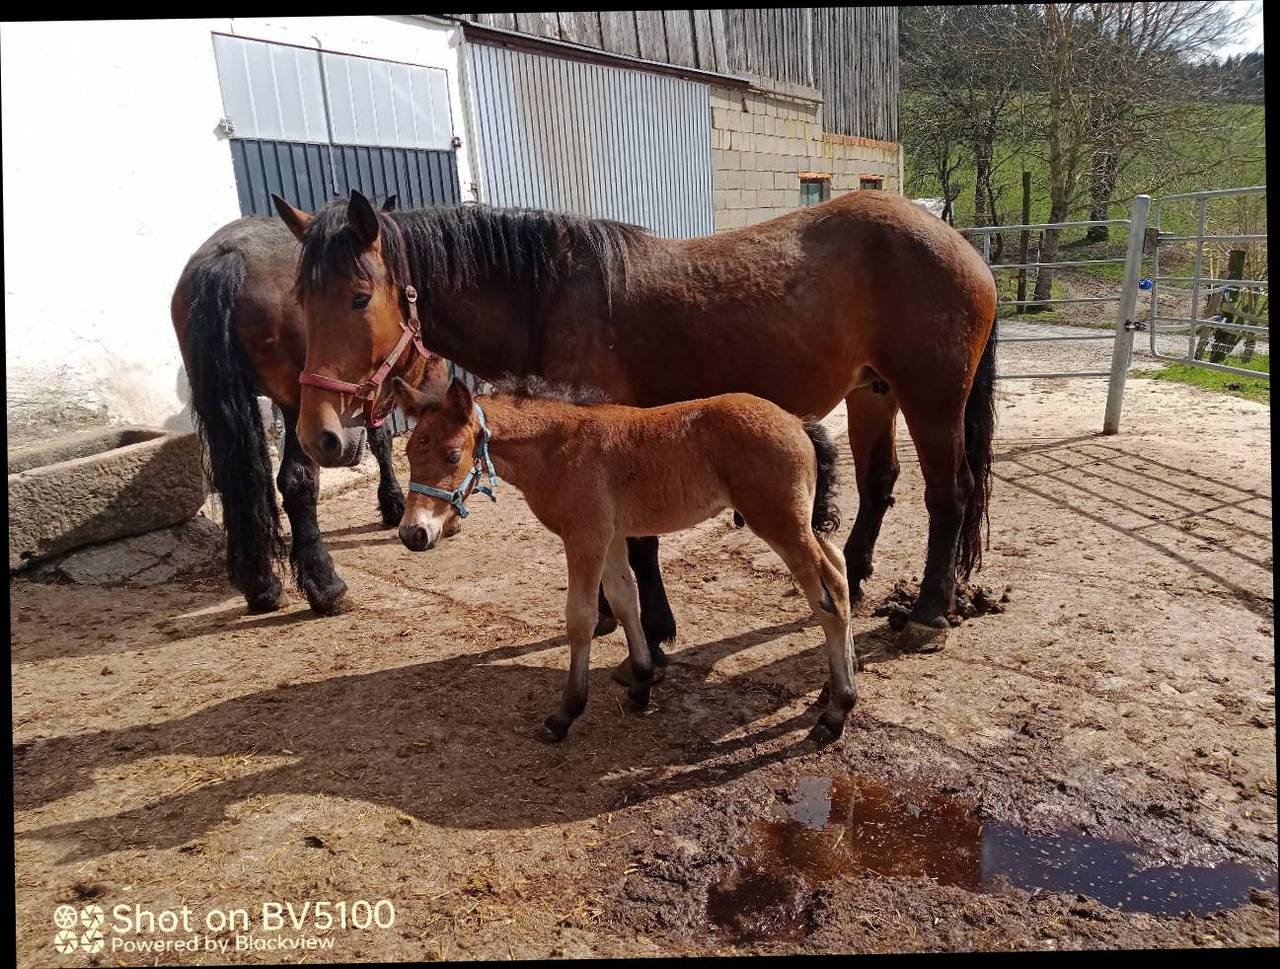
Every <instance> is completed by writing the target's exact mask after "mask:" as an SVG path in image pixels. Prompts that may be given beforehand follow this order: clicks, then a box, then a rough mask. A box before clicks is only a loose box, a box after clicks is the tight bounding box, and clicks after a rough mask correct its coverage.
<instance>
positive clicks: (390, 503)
mask: <svg viewBox="0 0 1280 969" xmlns="http://www.w3.org/2000/svg"><path fill="white" fill-rule="evenodd" d="M369 448H370V450H372V451H373V456H374V457H375V458H376V459H377V461H378V510H379V511H380V512H382V524H384V525H386V526H387V527H388V528H390V527H393V526H395V525H399V524H400V519H401V518H403V517H404V492H402V491H401V490H400V482H398V481H397V480H396V472H395V468H393V467H392V466H391V428H389V427H387V425H386V424H383V425H382V426H381V427H378V428H375V429H374V430H372V431H370V432H369Z"/></svg>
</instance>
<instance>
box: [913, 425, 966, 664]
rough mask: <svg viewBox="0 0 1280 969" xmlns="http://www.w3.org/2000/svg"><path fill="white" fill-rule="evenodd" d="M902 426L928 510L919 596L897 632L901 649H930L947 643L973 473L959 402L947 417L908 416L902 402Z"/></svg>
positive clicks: (928, 650)
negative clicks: (909, 441) (915, 456)
mask: <svg viewBox="0 0 1280 969" xmlns="http://www.w3.org/2000/svg"><path fill="white" fill-rule="evenodd" d="M903 414H904V416H905V417H906V419H907V427H908V428H909V429H910V430H911V437H912V439H913V440H914V441H915V444H916V453H917V454H918V455H919V457H920V470H921V473H922V474H923V475H924V504H925V508H926V509H927V510H928V512H929V551H928V553H927V555H926V558H925V565H924V577H923V578H922V579H921V581H920V595H919V597H918V598H917V599H916V604H915V606H914V607H913V608H912V610H911V616H910V619H909V620H908V622H907V625H906V628H905V629H903V630H902V632H901V633H900V634H899V636H898V646H899V648H901V649H907V650H913V651H921V652H933V651H935V650H939V649H941V648H942V647H943V646H944V645H945V644H946V638H947V633H948V632H949V630H950V628H951V625H950V623H949V622H948V621H947V615H948V614H949V613H951V612H952V610H953V609H954V608H955V594H956V551H957V545H958V542H959V538H960V528H961V526H962V525H963V523H964V509H965V504H966V502H967V501H968V499H969V492H970V491H971V490H972V488H973V475H972V473H970V471H969V465H968V463H967V462H966V460H965V453H964V421H963V406H957V407H956V408H955V410H954V414H955V416H954V418H953V419H952V420H950V421H941V422H940V421H939V420H938V419H937V416H936V412H935V413H931V414H928V415H923V414H922V415H918V416H916V419H914V420H913V414H912V413H911V412H910V411H909V410H908V409H907V408H906V407H905V406H904V407H903Z"/></svg>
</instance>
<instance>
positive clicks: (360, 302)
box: [351, 293, 371, 310]
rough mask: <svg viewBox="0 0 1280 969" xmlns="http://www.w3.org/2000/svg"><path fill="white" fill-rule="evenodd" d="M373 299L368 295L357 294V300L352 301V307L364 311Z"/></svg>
mask: <svg viewBox="0 0 1280 969" xmlns="http://www.w3.org/2000/svg"><path fill="white" fill-rule="evenodd" d="M370 299H371V297H370V295H369V294H368V293H356V298H355V299H353V300H352V301H351V305H352V306H353V307H355V308H356V309H358V310H362V309H364V308H365V307H366V306H368V305H369V300H370Z"/></svg>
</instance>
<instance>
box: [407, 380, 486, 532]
mask: <svg viewBox="0 0 1280 969" xmlns="http://www.w3.org/2000/svg"><path fill="white" fill-rule="evenodd" d="M395 388H396V397H397V399H398V400H399V402H400V406H401V407H403V408H404V412H405V414H407V415H409V416H410V417H413V418H414V419H415V420H416V421H417V424H416V426H415V427H414V429H413V434H411V435H410V437H409V443H408V444H406V445H405V454H406V456H407V457H408V458H409V480H410V482H412V483H414V484H419V485H427V486H429V487H431V488H436V489H438V490H440V491H444V492H453V491H455V490H456V489H457V488H458V487H460V486H461V485H462V483H463V481H464V480H465V479H466V477H467V473H468V472H469V471H470V470H471V469H472V468H473V467H474V466H475V461H476V448H477V447H478V446H479V440H480V422H479V421H478V420H477V418H476V412H475V407H474V402H473V400H472V397H471V391H470V390H468V389H467V385H466V384H464V383H463V382H462V381H461V380H458V379H456V378H455V379H454V380H453V382H452V383H450V384H449V389H448V390H446V391H445V392H444V393H443V394H442V395H432V394H427V393H423V392H422V391H420V390H415V389H414V388H413V387H412V386H411V385H410V384H408V383H406V382H405V381H403V380H401V379H400V378H399V377H397V378H395ZM477 483H479V482H478V479H473V484H477ZM457 525H458V512H457V509H456V508H455V507H454V506H453V505H451V504H450V503H449V502H448V501H446V500H444V499H443V498H437V497H433V496H431V495H424V494H422V493H421V492H418V491H414V490H412V489H410V491H409V493H408V495H406V496H405V503H404V516H403V517H402V518H401V519H400V541H402V542H403V543H404V546H405V548H407V549H410V550H411V551H414V552H421V551H423V550H425V549H428V548H431V546H433V545H435V543H436V542H437V541H439V540H440V538H441V537H442V536H446V535H451V534H453V532H454V531H456V530H457Z"/></svg>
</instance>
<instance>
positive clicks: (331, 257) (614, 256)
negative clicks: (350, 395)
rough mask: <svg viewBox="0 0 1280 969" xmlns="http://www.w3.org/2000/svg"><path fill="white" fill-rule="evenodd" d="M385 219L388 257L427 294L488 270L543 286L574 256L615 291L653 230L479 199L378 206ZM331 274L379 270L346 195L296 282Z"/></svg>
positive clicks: (311, 246) (321, 217)
mask: <svg viewBox="0 0 1280 969" xmlns="http://www.w3.org/2000/svg"><path fill="white" fill-rule="evenodd" d="M378 220H379V222H380V224H381V227H382V232H381V238H382V251H383V259H384V261H385V262H386V264H387V266H388V267H390V269H391V271H392V273H393V275H394V277H395V280H396V282H397V283H398V284H401V285H403V284H405V283H408V282H413V283H414V285H416V286H417V287H418V288H419V289H422V290H425V292H424V294H423V295H424V297H425V298H427V299H430V297H431V294H432V293H435V292H448V291H451V290H458V289H461V288H463V287H466V286H469V285H472V284H474V283H475V282H476V281H478V280H479V279H481V278H482V277H485V276H498V277H500V278H503V279H507V280H511V281H513V282H525V283H529V284H532V285H533V286H535V287H540V286H544V285H546V284H547V283H549V282H553V281H554V280H555V279H556V278H557V277H558V276H559V275H560V274H561V273H562V272H563V271H564V270H565V269H566V268H568V266H569V265H570V264H571V263H572V260H571V259H567V258H566V257H568V256H574V257H577V258H579V259H581V258H584V257H585V258H589V259H591V260H592V261H594V262H595V263H596V265H597V266H598V267H599V270H600V275H601V280H602V282H603V283H604V286H605V292H606V293H611V292H612V290H613V285H614V280H615V277H617V278H618V279H620V281H621V284H622V286H623V287H624V288H625V285H626V274H627V270H628V267H629V265H630V257H631V254H632V253H633V251H634V250H635V249H636V248H637V247H638V246H639V245H641V244H642V243H643V242H644V240H646V239H648V238H650V235H649V232H648V230H646V229H643V228H641V227H640V226H636V225H629V224H627V223H624V222H614V221H612V220H609V219H590V218H586V217H584V216H579V215H570V214H567V213H562V212H547V211H543V210H541V209H500V208H493V207H491V206H487V205H475V204H466V205H457V206H444V207H437V208H426V209H414V210H411V211H404V212H394V213H385V212H379V213H378ZM331 276H336V277H339V278H343V279H348V278H356V279H362V280H367V279H370V278H371V276H372V266H371V265H370V263H369V261H368V259H367V258H366V256H365V255H364V253H363V251H362V247H361V246H360V245H359V243H358V242H357V241H356V238H355V236H354V235H353V233H352V232H351V230H350V229H349V228H348V226H347V199H345V198H337V199H334V200H333V201H332V202H330V203H329V204H328V205H326V206H325V207H324V208H323V209H321V210H320V211H319V212H317V213H316V216H315V218H314V220H313V221H312V223H311V226H310V228H308V230H307V235H306V239H305V241H304V242H303V244H302V255H301V256H300V257H299V260H298V276H297V280H296V282H295V290H297V291H298V292H301V291H302V290H303V289H304V288H306V287H309V286H313V285H314V286H320V285H323V284H324V282H325V280H326V279H328V278H330V277H331Z"/></svg>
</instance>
